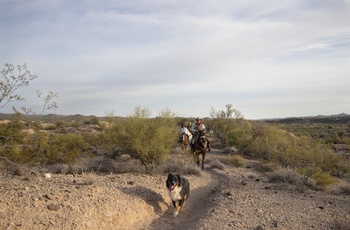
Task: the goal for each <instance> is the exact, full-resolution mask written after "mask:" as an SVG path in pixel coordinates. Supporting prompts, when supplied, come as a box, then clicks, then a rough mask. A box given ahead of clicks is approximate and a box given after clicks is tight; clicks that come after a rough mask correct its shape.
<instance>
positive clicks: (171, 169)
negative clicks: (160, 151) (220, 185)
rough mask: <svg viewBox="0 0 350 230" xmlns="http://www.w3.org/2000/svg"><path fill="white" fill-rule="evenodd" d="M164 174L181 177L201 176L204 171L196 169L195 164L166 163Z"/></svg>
mask: <svg viewBox="0 0 350 230" xmlns="http://www.w3.org/2000/svg"><path fill="white" fill-rule="evenodd" d="M162 173H163V174H167V173H174V174H179V175H197V176H199V175H200V174H201V173H202V171H201V170H200V169H199V167H196V166H195V165H193V164H174V163H170V162H168V163H166V164H164V167H163V172H162Z"/></svg>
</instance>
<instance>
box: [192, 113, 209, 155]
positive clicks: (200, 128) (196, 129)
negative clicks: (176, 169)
mask: <svg viewBox="0 0 350 230" xmlns="http://www.w3.org/2000/svg"><path fill="white" fill-rule="evenodd" d="M191 131H192V133H193V138H192V141H191V150H192V151H193V150H194V149H193V146H194V143H196V141H197V139H198V138H199V137H200V136H204V137H205V125H204V124H203V123H202V119H200V118H199V117H197V119H196V123H194V125H193V126H192V128H191ZM205 139H206V140H207V148H208V151H209V152H210V150H211V147H210V142H209V140H208V139H207V138H206V137H205Z"/></svg>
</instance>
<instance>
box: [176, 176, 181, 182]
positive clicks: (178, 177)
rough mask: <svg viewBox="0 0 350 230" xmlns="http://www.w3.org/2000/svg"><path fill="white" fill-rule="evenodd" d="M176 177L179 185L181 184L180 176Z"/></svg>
mask: <svg viewBox="0 0 350 230" xmlns="http://www.w3.org/2000/svg"><path fill="white" fill-rule="evenodd" d="M176 177H177V179H178V180H179V184H181V177H180V175H176Z"/></svg>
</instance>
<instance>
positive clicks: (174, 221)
mask: <svg viewBox="0 0 350 230" xmlns="http://www.w3.org/2000/svg"><path fill="white" fill-rule="evenodd" d="M196 180H201V181H202V182H201V183H203V182H204V186H200V187H196V188H191V192H190V197H189V199H188V202H187V203H186V207H185V208H184V209H183V210H182V212H180V215H179V216H177V217H174V216H173V212H174V208H173V206H172V205H171V206H170V207H169V209H168V210H166V211H165V212H164V213H163V214H162V215H160V217H159V218H158V219H156V220H154V221H153V222H152V224H151V225H150V226H151V228H150V229H154V230H156V229H194V228H195V225H196V224H197V222H198V221H200V220H201V219H203V218H205V215H206V214H207V213H208V212H210V210H211V209H213V208H214V206H213V202H212V200H213V199H214V195H215V194H214V193H215V188H217V187H218V186H219V185H220V184H223V183H224V181H226V180H227V178H226V177H225V176H224V175H221V174H218V173H216V172H214V171H213V170H211V169H206V170H205V171H203V172H202V174H201V176H200V177H199V178H197V179H196ZM192 182H193V183H192V187H194V186H193V185H194V184H195V181H194V180H192Z"/></svg>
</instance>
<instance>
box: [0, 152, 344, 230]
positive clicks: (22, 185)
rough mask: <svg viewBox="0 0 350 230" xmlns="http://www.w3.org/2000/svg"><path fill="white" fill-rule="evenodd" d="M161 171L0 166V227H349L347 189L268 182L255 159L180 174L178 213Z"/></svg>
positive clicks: (211, 155) (211, 157) (216, 155)
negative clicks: (26, 171) (21, 171)
mask: <svg viewBox="0 0 350 230" xmlns="http://www.w3.org/2000/svg"><path fill="white" fill-rule="evenodd" d="M221 156H222V154H220V152H219V150H216V149H214V150H213V151H212V153H209V155H208V161H215V160H216V159H218V158H220V157H221ZM173 157H177V156H175V155H174V156H173ZM186 159H188V160H192V159H191V158H190V156H186ZM192 161H193V160H192ZM193 164H194V163H193ZM166 177H167V174H165V173H164V175H147V174H139V173H125V174H108V175H106V174H95V173H85V174H80V175H60V174H53V175H51V178H46V177H44V175H39V176H34V175H29V176H14V175H11V174H8V173H6V172H0V229H125V230H130V229H350V196H349V195H344V194H336V193H332V192H323V191H315V190H311V189H307V188H300V187H295V186H292V185H289V184H281V183H278V184H273V183H270V182H268V180H267V178H266V175H264V174H261V173H260V172H258V171H256V169H255V168H254V162H252V163H249V164H248V167H245V168H237V167H232V166H227V165H226V166H225V168H224V169H222V170H220V169H217V168H212V167H210V164H209V163H208V164H206V168H205V170H204V171H203V172H201V173H200V175H185V177H186V178H188V179H189V181H190V184H191V193H190V197H189V200H188V202H187V203H186V207H185V208H184V210H183V211H182V212H180V214H179V216H177V217H174V216H173V212H174V208H173V207H172V205H171V201H170V198H169V196H168V194H167V190H166V188H165V180H166Z"/></svg>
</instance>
